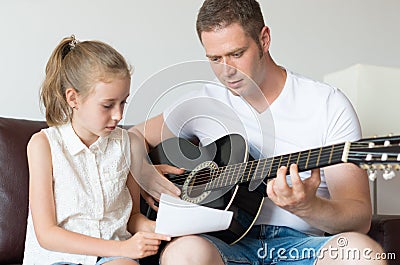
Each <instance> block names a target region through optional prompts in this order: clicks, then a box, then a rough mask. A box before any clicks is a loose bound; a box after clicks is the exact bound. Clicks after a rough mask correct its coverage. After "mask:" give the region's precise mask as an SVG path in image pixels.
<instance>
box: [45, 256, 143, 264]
mask: <svg viewBox="0 0 400 265" xmlns="http://www.w3.org/2000/svg"><path fill="white" fill-rule="evenodd" d="M116 259H127V260H132V261H135V262H136V263H137V264H139V261H137V260H134V259H130V258H126V257H107V258H99V260H98V261H97V262H96V264H95V265H101V264H104V263H106V262H109V261H112V260H116ZM52 265H80V264H76V263H68V262H57V263H53V264H52Z"/></svg>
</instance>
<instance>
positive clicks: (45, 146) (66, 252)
mask: <svg viewBox="0 0 400 265" xmlns="http://www.w3.org/2000/svg"><path fill="white" fill-rule="evenodd" d="M130 77H131V73H130V69H129V66H128V65H127V63H126V61H125V59H124V58H123V57H122V56H121V55H120V54H119V53H118V52H117V51H116V50H114V49H113V48H112V47H110V46H109V45H107V44H105V43H102V42H99V41H84V42H78V41H76V40H75V38H74V36H72V37H70V38H64V39H63V40H62V41H61V42H60V44H59V45H58V46H57V47H56V49H55V50H54V52H53V54H52V55H51V57H50V59H49V61H48V63H47V66H46V78H45V80H44V83H43V86H42V89H41V100H42V102H43V104H44V106H45V108H46V120H47V123H48V125H49V126H50V127H49V128H47V129H44V130H42V131H41V132H39V133H36V134H35V135H33V136H32V138H31V140H30V142H29V144H28V163H29V173H30V190H29V200H30V213H29V217H28V227H27V237H26V243H25V254H24V263H23V264H24V265H33V264H37V265H38V264H40V265H43V264H82V265H94V264H96V265H99V264H110V265H111V264H116V265H117V264H118V265H128V264H138V263H137V261H135V260H136V259H139V258H142V257H145V256H149V255H153V254H155V253H157V250H158V246H159V244H160V242H161V240H170V238H169V237H167V236H163V235H159V234H155V233H153V231H154V227H155V224H154V222H153V221H150V220H148V219H146V218H145V217H144V216H143V215H141V214H140V213H139V187H138V185H137V183H136V182H135V181H134V178H133V177H132V175H131V173H129V172H130V170H129V169H130V163H131V162H130V161H131V160H130V157H131V153H130V144H131V143H132V142H133V141H136V140H135V139H134V137H135V136H133V135H132V134H128V133H127V131H126V130H123V129H121V128H119V127H117V124H118V122H119V121H120V120H121V119H122V114H123V111H124V105H125V103H126V99H127V97H128V96H129V88H130V80H131V79H130ZM136 142H137V141H136ZM139 231H141V232H139ZM132 235H133V236H132Z"/></svg>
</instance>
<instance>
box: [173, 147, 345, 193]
mask: <svg viewBox="0 0 400 265" xmlns="http://www.w3.org/2000/svg"><path fill="white" fill-rule="evenodd" d="M308 152H309V153H310V154H309V155H308V160H309V161H310V160H313V159H316V158H318V157H319V158H320V160H323V159H326V158H329V157H331V158H334V157H336V156H338V155H340V157H341V155H342V152H343V150H342V149H337V150H334V151H333V152H332V154H330V153H329V154H322V155H320V149H313V150H309V151H303V152H299V153H300V155H298V156H301V153H308ZM295 154H298V153H295ZM292 155H293V154H292ZM286 156H289V154H288V155H282V156H281V162H282V160H283V159H285V160H286ZM277 158H278V157H274V160H275V161H276V159H277ZM304 159H306V157H300V159H298V163H299V164H301V163H302V162H303V161H302V160H304ZM268 160H271V161H272V158H265V159H260V160H252V161H247V162H243V163H238V164H233V165H228V166H224V167H220V168H218V169H217V170H210V169H204V170H202V171H203V172H201V171H200V174H197V175H195V179H196V180H195V183H196V184H198V185H203V184H207V183H209V182H210V179H211V181H215V180H219V182H225V183H227V182H228V181H227V180H229V179H232V177H231V176H230V175H231V174H232V173H236V171H237V169H236V168H237V166H239V170H241V169H240V168H242V166H243V165H245V168H244V171H243V173H240V175H241V176H243V175H249V174H250V173H251V172H253V171H254V172H255V174H253V175H256V176H257V173H258V172H260V171H259V170H258V169H257V167H259V165H260V163H264V167H263V170H262V171H261V175H262V176H264V169H265V162H268ZM287 162H290V161H287ZM249 164H251V166H249ZM254 164H257V165H256V168H255V169H253V165H254ZM275 167H276V166H275V165H274V164H272V165H271V167H270V169H269V172H268V173H269V174H270V173H271V172H273V171H274V170H272V169H275ZM211 172H213V173H214V174H215V175H220V176H219V177H217V178H215V177H212V176H211V177H210V173H211ZM190 174H191V173H184V174H181V175H176V176H177V177H176V178H174V180H175V181H176V180H177V181H182V182H183V181H184V180H186V178H187V176H189V175H190ZM240 178H241V177H237V178H236V179H237V180H236V182H235V183H230V184H229V185H228V184H227V185H225V186H231V185H235V184H236V183H237V182H238V180H239V179H240ZM260 179H264V177H262V178H260ZM247 180H250V179H249V178H248V179H247ZM255 180H257V178H255Z"/></svg>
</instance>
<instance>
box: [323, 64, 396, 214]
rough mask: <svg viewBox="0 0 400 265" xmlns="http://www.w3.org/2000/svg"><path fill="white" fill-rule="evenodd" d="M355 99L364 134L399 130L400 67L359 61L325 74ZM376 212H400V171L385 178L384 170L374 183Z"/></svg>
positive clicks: (370, 134)
mask: <svg viewBox="0 0 400 265" xmlns="http://www.w3.org/2000/svg"><path fill="white" fill-rule="evenodd" d="M324 82H326V83H328V84H331V85H333V86H336V87H338V88H340V89H341V90H342V91H343V92H344V93H345V94H346V96H347V97H348V98H349V99H350V101H351V102H352V104H353V106H354V108H355V110H356V112H357V114H358V116H359V119H360V123H361V128H362V132H363V138H366V137H372V136H375V135H376V136H386V135H388V134H390V133H392V134H395V135H398V134H400V102H399V101H400V68H390V67H383V66H374V65H365V64H357V65H353V66H351V67H349V68H347V69H344V70H341V71H338V72H334V73H330V74H327V75H325V76H324ZM371 190H372V199H373V202H374V213H377V214H400V204H399V203H398V202H399V200H400V173H399V172H396V177H395V178H393V179H391V180H387V181H386V180H383V179H382V172H380V173H378V177H377V180H376V181H375V182H374V183H371Z"/></svg>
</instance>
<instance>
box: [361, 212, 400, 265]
mask: <svg viewBox="0 0 400 265" xmlns="http://www.w3.org/2000/svg"><path fill="white" fill-rule="evenodd" d="M368 235H369V236H370V237H371V238H373V239H374V240H375V241H377V242H378V243H379V244H381V246H382V247H383V249H384V250H385V252H386V253H394V254H391V255H395V256H393V257H388V258H392V259H388V264H398V263H397V260H400V215H374V216H373V217H372V223H371V228H370V231H369V232H368ZM393 258H395V259H393Z"/></svg>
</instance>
